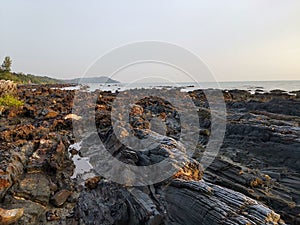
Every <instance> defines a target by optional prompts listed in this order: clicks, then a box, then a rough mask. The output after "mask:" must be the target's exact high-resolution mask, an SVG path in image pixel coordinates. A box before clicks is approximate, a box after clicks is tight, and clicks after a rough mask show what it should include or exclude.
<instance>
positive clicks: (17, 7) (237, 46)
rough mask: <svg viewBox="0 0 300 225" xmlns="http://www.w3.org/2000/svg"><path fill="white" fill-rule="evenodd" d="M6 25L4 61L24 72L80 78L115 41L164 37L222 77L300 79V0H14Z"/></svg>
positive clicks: (7, 4) (4, 14)
mask: <svg viewBox="0 0 300 225" xmlns="http://www.w3.org/2000/svg"><path fill="white" fill-rule="evenodd" d="M0 27H1V29H0V32H1V34H0V57H1V60H2V59H3V57H4V56H6V55H9V56H11V58H12V59H13V70H14V71H17V72H25V73H32V74H39V75H49V76H52V77H57V78H71V77H74V76H77V77H78V76H81V75H82V74H83V73H84V71H85V70H86V68H87V67H88V66H89V65H90V64H91V63H92V62H93V61H94V60H95V59H96V58H98V57H99V56H101V55H102V54H104V53H105V52H107V51H109V50H110V49H112V48H115V47H117V46H120V45H124V44H126V43H130V42H134V41H143V40H161V41H166V42H170V43H174V44H178V45H180V46H182V47H184V48H187V49H189V50H192V51H193V52H195V53H196V54H197V55H199V56H200V57H201V58H202V59H203V60H204V61H205V62H206V63H207V64H208V65H209V67H210V68H211V69H212V71H213V72H214V73H215V76H216V78H217V79H218V80H219V81H233V80H236V81H240V80H299V78H300V1H299V0H286V1H283V0H206V1H201V0H194V1H183V0H166V1H161V0H151V1H145V0H126V1H121V0H120V1H115V0H112V1H103V0H51V1H40V0H9V1H2V2H1V6H0ZM121 79H122V78H121ZM127 79H128V78H126V77H124V79H122V81H127Z"/></svg>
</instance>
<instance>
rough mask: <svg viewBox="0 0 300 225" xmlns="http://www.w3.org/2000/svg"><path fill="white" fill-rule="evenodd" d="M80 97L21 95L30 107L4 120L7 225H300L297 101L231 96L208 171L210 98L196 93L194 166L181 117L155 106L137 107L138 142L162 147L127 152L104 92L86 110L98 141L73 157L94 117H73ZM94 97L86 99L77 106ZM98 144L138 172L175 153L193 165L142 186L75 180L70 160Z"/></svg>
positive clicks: (145, 102) (0, 154) (2, 214)
mask: <svg viewBox="0 0 300 225" xmlns="http://www.w3.org/2000/svg"><path fill="white" fill-rule="evenodd" d="M59 88H60V87H59ZM166 91H167V90H166ZM74 94H75V91H72V90H60V89H57V88H56V89H54V87H53V86H51V87H50V86H47V85H39V86H21V87H19V88H18V96H19V97H20V99H22V100H23V101H24V103H25V104H24V106H23V107H22V108H21V109H18V110H15V109H10V110H6V111H4V112H3V114H2V116H1V117H0V124H1V126H0V161H1V163H0V224H74V225H75V224H86V225H87V224H152V225H155V224H174V225H175V224H285V223H284V222H283V220H284V221H285V222H286V223H287V224H300V218H299V215H300V197H299V196H300V128H299V123H300V100H299V95H297V93H296V94H294V95H289V94H287V93H285V92H281V91H274V92H272V93H262V92H256V93H255V94H250V93H249V92H246V91H240V90H231V91H224V92H223V94H224V97H225V100H226V107H227V114H228V115H227V129H226V135H225V138H224V142H223V145H222V147H221V149H220V151H219V154H218V156H217V157H216V159H215V160H214V161H213V163H212V164H211V165H210V167H208V168H207V169H206V170H205V171H203V170H202V168H201V165H200V163H199V162H200V161H201V157H202V156H203V152H204V151H205V148H206V144H207V142H208V140H209V136H210V128H211V127H210V126H211V123H210V119H211V118H210V113H209V105H208V104H207V101H206V98H205V96H204V94H203V92H202V91H193V92H191V93H189V95H190V96H191V98H192V100H193V102H194V103H195V105H196V106H197V107H198V116H199V118H200V120H199V123H200V131H199V133H200V135H199V140H198V145H197V148H196V151H195V153H194V154H193V156H192V157H191V156H189V155H187V154H186V151H185V149H184V148H182V147H180V146H181V143H180V132H181V129H182V127H184V126H186V124H184V123H183V122H182V121H181V120H180V116H179V115H180V114H179V113H178V111H177V110H176V108H175V107H174V106H172V104H170V103H169V102H166V101H163V100H161V99H160V98H154V97H153V98H148V99H147V98H143V99H142V100H140V101H138V102H136V106H134V107H133V110H132V111H131V112H130V120H129V121H130V124H131V128H132V132H133V133H134V135H135V136H136V137H138V138H139V139H141V140H143V139H145V138H146V137H148V136H150V137H151V138H153V139H154V140H156V138H157V140H158V141H157V142H158V143H161V144H160V145H158V146H157V147H156V148H154V150H153V151H148V152H147V151H146V152H144V151H142V152H140V151H133V150H132V149H129V148H126V146H125V147H124V143H121V142H120V141H119V138H120V137H126V136H127V135H128V134H127V133H126V130H122V129H121V128H122V124H119V125H118V126H119V127H120V130H119V131H120V132H117V133H115V131H114V130H113V129H112V120H111V114H110V110H111V108H112V104H113V102H114V100H115V97H116V95H117V94H116V93H110V92H101V91H95V93H93V94H92V95H96V96H98V97H97V102H96V104H93V105H86V108H90V109H94V110H95V112H96V114H95V117H94V118H92V119H93V121H95V123H96V125H97V133H94V134H92V135H91V136H88V137H85V139H86V143H87V144H86V145H85V144H84V141H83V144H82V146H81V149H80V150H73V151H71V152H72V154H70V153H69V152H68V149H69V145H70V144H73V143H74V142H75V141H78V140H75V137H74V135H73V124H72V122H73V123H75V122H76V121H81V120H82V118H86V117H89V116H90V115H88V114H85V113H86V111H85V110H83V111H82V112H80V111H78V112H74V111H72V107H73V99H74ZM89 95H90V94H89V93H87V92H82V93H81V94H80V96H79V100H80V98H81V99H82V100H84V99H85V98H92V97H89ZM12 111H13V113H12ZM75 113H76V114H75ZM72 120H73V121H72ZM82 129H84V127H83V128H82ZM161 137H163V138H161ZM95 138H100V139H101V140H102V142H103V143H104V146H105V147H106V149H107V150H108V151H109V152H110V153H111V154H112V155H113V156H114V157H116V158H118V159H119V160H120V161H123V162H126V163H129V164H132V165H137V166H143V165H150V164H153V163H158V162H161V161H163V160H164V159H165V158H168V157H169V156H170V155H173V154H175V155H176V154H178V155H180V156H181V157H182V158H183V159H184V160H185V161H184V162H186V163H185V164H180V165H179V164H176V161H174V163H173V164H172V165H173V166H174V168H176V169H177V173H175V174H172V176H171V177H170V178H169V179H167V180H165V181H163V182H160V183H158V184H155V185H148V186H144V187H130V186H127V185H120V184H116V183H114V182H112V181H109V180H106V179H105V178H103V177H101V176H100V175H99V174H95V175H94V177H93V178H90V179H87V178H84V177H81V178H80V179H79V178H76V179H71V176H72V175H73V172H74V169H75V165H74V162H73V160H72V157H75V156H77V154H78V155H79V156H78V157H80V155H83V156H84V153H85V152H86V151H87V150H88V149H94V150H95V149H97V148H99V146H95V143H94V140H95ZM168 146H169V147H168ZM81 179H82V180H83V181H85V182H80V180H81ZM84 183H85V184H84ZM7 210H12V211H7ZM8 212H9V213H8ZM7 215H10V216H11V217H9V216H7ZM3 221H4V222H3Z"/></svg>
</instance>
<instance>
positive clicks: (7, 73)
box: [0, 56, 64, 84]
mask: <svg viewBox="0 0 300 225" xmlns="http://www.w3.org/2000/svg"><path fill="white" fill-rule="evenodd" d="M11 64H12V60H11V59H10V57H9V56H6V57H5V58H4V61H3V63H2V65H1V68H0V80H2V79H3V80H12V81H14V82H16V83H22V84H30V83H32V84H56V83H64V82H63V81H62V80H57V79H53V78H50V77H47V76H35V75H31V74H24V73H15V72H11Z"/></svg>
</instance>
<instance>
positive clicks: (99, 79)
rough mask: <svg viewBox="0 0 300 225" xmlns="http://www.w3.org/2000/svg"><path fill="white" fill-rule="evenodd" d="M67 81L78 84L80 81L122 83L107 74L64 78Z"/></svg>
mask: <svg viewBox="0 0 300 225" xmlns="http://www.w3.org/2000/svg"><path fill="white" fill-rule="evenodd" d="M64 82H65V83H72V84H78V83H120V82H119V81H117V80H113V79H111V78H109V77H106V76H101V77H83V78H75V79H70V80H64Z"/></svg>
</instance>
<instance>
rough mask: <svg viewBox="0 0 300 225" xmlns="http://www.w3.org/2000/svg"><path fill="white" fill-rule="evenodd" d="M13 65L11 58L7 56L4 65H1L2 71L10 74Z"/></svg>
mask: <svg viewBox="0 0 300 225" xmlns="http://www.w3.org/2000/svg"><path fill="white" fill-rule="evenodd" d="M11 64H12V60H11V58H10V57H9V56H6V57H5V58H4V61H3V63H2V65H1V69H2V70H3V71H5V72H10V70H11Z"/></svg>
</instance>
